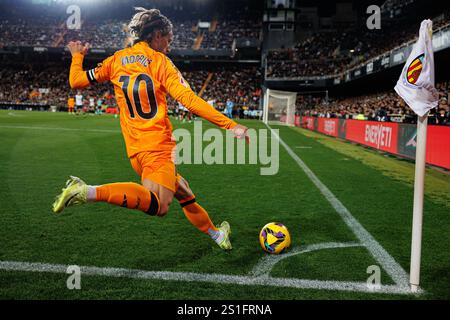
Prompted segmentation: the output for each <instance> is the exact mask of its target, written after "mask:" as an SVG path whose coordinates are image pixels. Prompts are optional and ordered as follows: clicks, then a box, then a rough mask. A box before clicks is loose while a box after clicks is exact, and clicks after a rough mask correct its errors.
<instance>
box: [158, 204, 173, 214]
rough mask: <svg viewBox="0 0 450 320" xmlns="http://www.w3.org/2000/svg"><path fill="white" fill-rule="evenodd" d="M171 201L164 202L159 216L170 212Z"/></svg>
mask: <svg viewBox="0 0 450 320" xmlns="http://www.w3.org/2000/svg"><path fill="white" fill-rule="evenodd" d="M169 206H170V203H162V204H161V205H160V207H159V212H158V214H157V216H158V217H164V216H165V215H166V214H167V212H169Z"/></svg>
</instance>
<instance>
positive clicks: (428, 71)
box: [394, 20, 439, 117]
mask: <svg viewBox="0 0 450 320" xmlns="http://www.w3.org/2000/svg"><path fill="white" fill-rule="evenodd" d="M432 28H433V22H432V21H431V20H424V21H422V23H421V24H420V31H419V40H417V42H416V44H415V45H414V47H413V49H412V52H411V54H410V55H409V58H408V60H406V64H405V66H404V67H403V71H402V74H401V75H400V79H398V81H397V85H396V86H395V88H394V89H395V91H396V92H397V94H398V95H399V96H400V97H402V98H403V100H405V102H406V103H407V104H408V105H409V107H410V108H411V109H413V111H414V112H415V113H416V114H417V115H419V116H421V117H423V116H424V115H425V114H426V113H427V112H428V111H429V110H430V109H432V108H434V107H436V106H437V105H438V101H439V94H438V92H437V90H436V88H435V87H434V57H433V43H432V41H431V36H432V32H433V31H432Z"/></svg>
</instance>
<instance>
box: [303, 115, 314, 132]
mask: <svg viewBox="0 0 450 320" xmlns="http://www.w3.org/2000/svg"><path fill="white" fill-rule="evenodd" d="M302 127H303V128H306V129H309V130H314V118H313V117H302Z"/></svg>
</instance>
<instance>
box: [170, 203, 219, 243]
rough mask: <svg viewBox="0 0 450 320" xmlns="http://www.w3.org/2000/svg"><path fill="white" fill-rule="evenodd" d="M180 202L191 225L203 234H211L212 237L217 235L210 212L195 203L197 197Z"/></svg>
mask: <svg viewBox="0 0 450 320" xmlns="http://www.w3.org/2000/svg"><path fill="white" fill-rule="evenodd" d="M179 202H180V205H181V207H182V208H183V212H184V214H185V215H186V218H187V219H188V220H189V222H190V223H192V224H193V225H194V226H195V227H196V228H197V229H198V230H200V231H201V232H203V233H206V234H209V235H210V236H212V234H215V232H216V231H217V230H218V229H217V228H216V227H215V226H214V224H213V223H212V221H211V219H210V218H209V215H208V212H206V210H205V209H203V207H202V206H201V205H199V204H198V203H197V202H196V201H195V196H191V197H189V198H186V199H183V200H180V201H179Z"/></svg>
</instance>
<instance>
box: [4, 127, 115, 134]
mask: <svg viewBox="0 0 450 320" xmlns="http://www.w3.org/2000/svg"><path fill="white" fill-rule="evenodd" d="M0 128H5V129H26V130H28V129H35V130H60V131H83V132H104V133H121V131H120V130H108V129H77V128H58V127H34V126H3V125H0Z"/></svg>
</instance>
